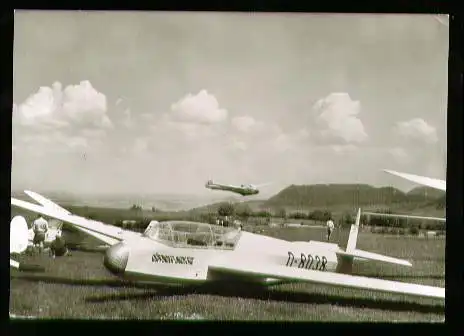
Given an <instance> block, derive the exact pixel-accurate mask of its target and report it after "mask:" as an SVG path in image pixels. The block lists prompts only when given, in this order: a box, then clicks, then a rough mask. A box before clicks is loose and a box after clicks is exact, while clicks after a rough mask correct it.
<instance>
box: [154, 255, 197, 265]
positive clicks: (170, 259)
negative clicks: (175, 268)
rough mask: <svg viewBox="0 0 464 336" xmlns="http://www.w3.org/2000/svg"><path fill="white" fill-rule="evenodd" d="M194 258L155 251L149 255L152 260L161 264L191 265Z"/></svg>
mask: <svg viewBox="0 0 464 336" xmlns="http://www.w3.org/2000/svg"><path fill="white" fill-rule="evenodd" d="M194 260H195V258H194V257H184V256H173V255H166V254H161V253H155V254H153V255H152V257H151V261H152V262H154V263H162V264H178V265H179V264H180V265H193V261H194Z"/></svg>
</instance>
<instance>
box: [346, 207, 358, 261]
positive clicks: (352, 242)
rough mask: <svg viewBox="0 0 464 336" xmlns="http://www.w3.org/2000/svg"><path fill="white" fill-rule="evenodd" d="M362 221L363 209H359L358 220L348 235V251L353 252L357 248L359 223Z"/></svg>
mask: <svg viewBox="0 0 464 336" xmlns="http://www.w3.org/2000/svg"><path fill="white" fill-rule="evenodd" d="M360 221H361V209H358V214H357V215H356V221H355V222H354V223H353V224H352V225H351V229H350V235H349V236H348V243H347V244H346V252H352V251H354V250H355V249H356V242H357V241H358V233H359V223H360Z"/></svg>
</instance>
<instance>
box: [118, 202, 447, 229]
mask: <svg viewBox="0 0 464 336" xmlns="http://www.w3.org/2000/svg"><path fill="white" fill-rule="evenodd" d="M140 209H141V207H139V206H136V205H134V206H132V207H131V210H140ZM376 212H378V213H385V214H391V213H392V211H391V209H380V210H377V211H376ZM150 217H151V218H148V219H147V218H143V219H140V218H139V219H138V220H137V221H136V223H135V224H132V225H131V227H134V228H136V229H138V230H143V229H145V228H146V226H147V225H148V223H149V222H150V220H152V219H156V220H158V221H163V220H174V219H175V220H190V221H200V222H205V223H210V224H215V223H216V220H217V219H218V217H228V218H229V219H233V218H236V219H239V220H241V221H242V222H245V223H246V224H248V225H268V224H270V223H271V220H273V219H277V218H278V219H282V220H283V221H285V220H287V219H296V220H313V221H321V222H325V221H327V220H328V219H329V218H332V213H331V212H330V211H328V210H313V211H311V212H307V213H305V212H302V211H297V212H291V213H288V212H287V211H286V210H285V209H283V208H281V209H279V210H277V211H274V212H271V211H267V210H258V211H252V209H251V208H250V207H249V206H247V205H245V206H243V205H240V204H239V205H235V204H233V203H229V202H224V203H221V204H220V205H219V206H218V208H217V211H216V212H210V213H193V212H192V213H187V214H184V215H182V216H180V217H179V218H177V217H175V218H174V217H173V214H170V215H168V214H163V213H162V212H158V213H157V214H156V215H155V214H154V215H153V216H150ZM355 220H356V218H355V216H354V214H353V213H352V212H345V213H343V214H341V215H338V216H336V218H334V221H335V223H336V224H338V225H339V226H341V227H349V226H350V225H351V224H353V223H354V221H355ZM302 223H303V222H302ZM361 224H362V225H368V226H373V227H387V228H411V227H413V228H417V229H425V230H444V229H445V226H444V224H443V223H442V222H435V221H431V220H417V219H405V218H392V217H381V216H379V217H377V216H369V215H362V216H361ZM116 225H119V226H123V224H122V220H119V221H117V222H116Z"/></svg>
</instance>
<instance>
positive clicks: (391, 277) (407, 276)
mask: <svg viewBox="0 0 464 336" xmlns="http://www.w3.org/2000/svg"><path fill="white" fill-rule="evenodd" d="M359 276H363V277H370V278H377V279H385V280H397V279H433V280H444V279H445V275H444V274H395V275H381V274H375V273H363V274H359Z"/></svg>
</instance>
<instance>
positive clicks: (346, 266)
mask: <svg viewBox="0 0 464 336" xmlns="http://www.w3.org/2000/svg"><path fill="white" fill-rule="evenodd" d="M360 222H361V209H358V214H357V216H356V222H355V223H354V224H353V225H351V229H350V235H349V237H348V243H347V245H346V250H345V251H339V252H337V254H338V257H339V266H338V269H337V272H339V273H346V274H350V273H351V272H352V270H353V262H354V260H355V259H358V260H372V261H380V262H385V263H389V264H396V265H402V266H409V267H411V266H412V264H411V263H410V262H409V261H407V260H403V259H398V258H393V257H388V256H385V255H382V254H377V253H373V252H367V251H362V250H359V249H356V243H357V241H358V233H359V225H360Z"/></svg>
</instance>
